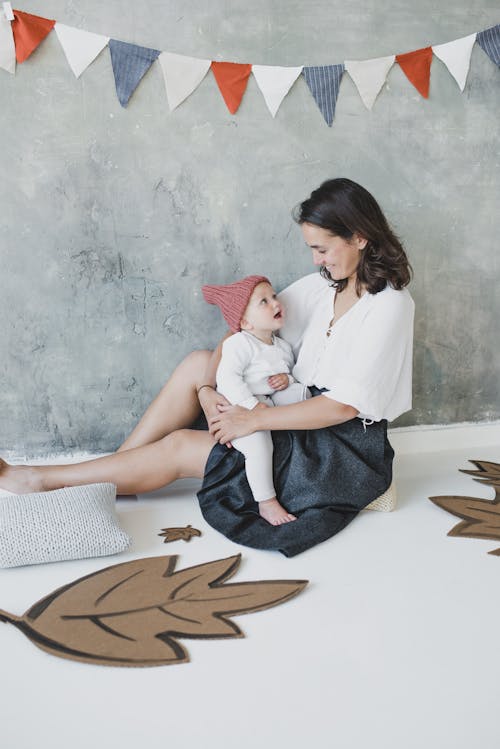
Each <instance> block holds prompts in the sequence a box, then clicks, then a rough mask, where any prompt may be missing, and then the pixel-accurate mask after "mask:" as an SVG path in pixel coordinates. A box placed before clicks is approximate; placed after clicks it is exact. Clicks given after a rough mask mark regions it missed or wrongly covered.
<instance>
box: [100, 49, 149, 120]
mask: <svg viewBox="0 0 500 749" xmlns="http://www.w3.org/2000/svg"><path fill="white" fill-rule="evenodd" d="M109 51H110V52H111V62H112V65H113V74H114V76H115V84H116V93H117V96H118V100H119V102H120V104H121V105H122V107H126V106H127V104H128V102H129V99H130V97H131V96H132V94H133V93H134V91H135V89H136V88H137V86H138V85H139V83H140V82H141V80H142V78H143V77H144V75H145V74H146V73H147V72H148V70H149V68H150V67H151V65H152V64H153V63H154V61H155V60H156V58H157V57H158V55H159V54H160V50H159V49H148V48H147V47H138V46H137V44H129V43H128V42H119V41H117V40H116V39H110V41H109Z"/></svg>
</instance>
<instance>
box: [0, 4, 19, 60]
mask: <svg viewBox="0 0 500 749" xmlns="http://www.w3.org/2000/svg"><path fill="white" fill-rule="evenodd" d="M0 68H3V69H4V70H6V71H7V72H8V73H13V74H14V73H15V72H16V48H15V46H14V35H13V34H12V26H11V25H10V21H7V19H6V17H5V14H4V12H3V10H0Z"/></svg>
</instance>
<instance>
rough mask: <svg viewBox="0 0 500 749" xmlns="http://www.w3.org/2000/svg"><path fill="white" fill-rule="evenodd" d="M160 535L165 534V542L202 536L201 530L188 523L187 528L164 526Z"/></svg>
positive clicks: (189, 539)
mask: <svg viewBox="0 0 500 749" xmlns="http://www.w3.org/2000/svg"><path fill="white" fill-rule="evenodd" d="M158 535H159V536H164V539H163V543H164V544H168V543H170V541H191V539H192V538H193V536H201V531H199V530H198V528H192V527H191V526H190V525H186V527H185V528H162V529H161V533H158Z"/></svg>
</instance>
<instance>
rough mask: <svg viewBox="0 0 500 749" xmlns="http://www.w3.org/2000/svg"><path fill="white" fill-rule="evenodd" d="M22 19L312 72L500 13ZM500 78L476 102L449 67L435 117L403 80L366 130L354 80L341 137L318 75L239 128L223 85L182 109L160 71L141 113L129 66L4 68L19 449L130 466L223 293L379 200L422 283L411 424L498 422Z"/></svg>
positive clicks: (478, 3)
mask: <svg viewBox="0 0 500 749" xmlns="http://www.w3.org/2000/svg"><path fill="white" fill-rule="evenodd" d="M19 6H20V9H21V10H25V11H27V12H32V13H35V14H39V15H44V16H45V17H49V18H50V17H52V18H55V19H56V20H59V21H60V22H62V23H66V24H68V25H72V26H79V27H81V28H83V29H86V30H88V31H94V32H97V33H103V34H107V35H110V36H112V37H115V38H117V39H121V40H123V41H130V42H135V43H137V44H141V45H144V46H150V47H155V48H158V49H162V50H169V51H174V52H179V53H182V54H188V55H193V56H197V57H208V58H215V59H224V60H234V61H239V62H253V63H261V64H277V65H298V64H311V65H314V64H320V65H321V64H330V63H335V62H342V61H343V60H344V59H366V58H370V57H377V56H382V55H387V54H392V53H398V52H407V51H410V50H412V49H416V48H419V47H422V46H426V45H428V44H437V43H441V42H446V41H450V40H453V39H457V38H459V37H461V36H465V35H467V34H470V33H472V32H474V31H478V30H482V29H485V28H487V27H489V26H491V25H493V24H495V23H497V22H498V21H499V20H500V18H499V13H498V7H495V6H496V3H493V2H487V1H486V0H472V1H471V2H467V3H465V2H463V0H459V2H456V0H453V1H452V0H444V1H443V0H442V1H441V2H440V3H438V4H436V3H435V2H434V0H421V2H420V3H418V4H416V3H413V2H408V0H388V2H386V3H383V4H380V3H378V2H374V0H369V1H367V0H365V2H361V0H350V1H349V2H339V0H315V2H310V3H307V2H306V3H304V2H299V1H298V0H274V2H264V0H254V2H253V3H247V2H243V0H233V1H232V2H223V0H211V1H210V2H206V0H192V2H189V3H188V2H182V1H181V0H169V2H168V3H166V2H164V0H148V2H143V3H138V4H133V3H130V2H128V3H125V2H117V1H116V0H110V1H109V2H107V3H101V2H97V0H83V2H81V3H75V2H73V0H66V1H64V0H47V1H46V2H44V3H41V2H39V1H38V2H35V1H34V0H22V2H20V3H19ZM499 103H500V71H499V70H498V69H497V68H496V67H495V65H494V64H493V63H492V62H491V61H490V60H489V58H487V56H486V55H485V54H484V52H483V51H482V50H481V49H480V48H479V47H478V45H475V46H474V49H473V53H472V61H471V72H470V75H469V80H468V84H467V88H466V90H465V92H464V94H461V93H460V92H459V89H458V87H457V85H456V83H455V82H454V80H453V79H452V77H451V76H450V74H449V73H448V71H447V70H446V68H445V67H444V65H443V64H442V63H441V62H440V61H439V60H438V59H436V58H434V61H433V64H432V77H431V94H430V98H429V100H428V101H424V100H423V99H422V98H421V97H420V96H419V95H418V94H417V92H416V91H415V89H414V88H413V87H412V86H411V85H410V84H409V83H408V81H407V79H406V78H405V77H404V75H403V73H402V71H401V70H400V69H399V67H398V66H395V67H394V68H393V69H392V71H391V73H390V74H389V79H388V85H387V88H386V90H385V91H384V92H383V93H382V95H381V96H380V98H379V99H378V101H377V103H376V104H375V107H374V109H373V111H372V112H371V113H370V112H368V111H367V110H366V109H365V108H364V106H363V104H362V102H361V100H360V98H359V95H358V93H357V91H356V89H355V87H354V84H353V83H352V81H351V80H350V78H349V77H348V76H347V75H345V76H344V79H343V82H342V85H341V91H340V96H339V100H338V105H337V114H336V118H335V121H334V124H333V127H332V128H331V129H330V128H328V127H327V126H326V124H325V122H324V121H323V119H322V116H321V114H320V112H319V110H318V109H317V107H316V104H315V103H314V101H313V99H312V97H311V95H310V94H309V91H308V89H307V87H306V84H305V82H304V80H303V79H300V80H299V81H298V82H297V84H296V85H295V86H294V88H293V90H292V92H291V93H290V95H289V96H288V98H287V99H286V100H285V102H284V103H283V105H282V106H281V109H280V111H279V112H278V115H277V117H276V119H275V120H273V119H272V118H271V116H270V114H269V113H268V111H267V108H266V105H265V103H264V100H263V98H262V96H261V94H260V91H259V90H258V88H257V85H256V82H255V80H254V79H253V78H250V81H249V85H248V90H247V94H246V96H245V98H244V100H243V104H242V106H241V108H240V110H239V112H238V114H237V115H236V116H234V117H233V116H231V115H230V114H229V113H228V111H227V109H226V107H225V104H224V102H223V100H222V98H221V96H220V94H219V92H218V90H217V88H216V84H215V81H214V79H213V76H212V75H211V74H209V75H208V76H207V78H206V79H205V81H204V82H203V83H202V85H201V86H200V88H199V89H198V90H197V91H196V93H195V94H194V95H193V96H192V97H190V99H188V100H187V101H186V102H185V103H184V104H183V105H182V106H181V107H180V108H179V109H177V110H176V111H175V112H173V113H172V114H170V113H169V111H168V106H167V101H166V97H165V92H164V84H163V79H162V75H161V70H160V68H159V66H158V64H155V65H153V67H152V69H151V70H150V71H149V73H148V74H147V75H146V77H145V79H144V81H143V82H142V84H141V85H140V87H139V89H138V90H137V91H136V93H135V94H134V96H133V98H132V100H131V102H130V104H129V107H128V109H126V110H124V109H122V108H121V107H120V105H119V103H118V100H117V98H116V94H115V89H114V81H113V73H112V68H111V63H110V58H109V50H107V49H106V50H104V51H103V53H102V54H101V56H100V57H99V58H98V59H97V61H96V62H95V63H94V64H93V65H92V66H91V67H90V68H88V70H87V71H86V72H85V73H84V74H83V76H82V77H81V78H80V79H79V80H76V79H75V78H74V76H73V73H72V72H71V70H70V68H69V66H68V64H67V62H66V59H65V57H64V54H63V52H62V49H61V48H60V45H59V42H58V39H57V37H56V35H55V33H51V34H50V36H49V37H48V38H47V39H46V41H45V42H44V43H43V44H42V46H41V47H40V48H39V49H38V50H37V51H36V52H35V53H34V54H33V55H32V57H31V58H30V59H29V60H28V61H27V62H25V63H24V64H23V65H20V66H18V71H17V75H16V76H15V77H13V76H10V75H9V74H7V73H6V72H4V71H0V167H1V176H2V178H1V180H0V242H1V247H0V253H1V269H2V272H1V274H0V310H1V312H0V314H1V318H0V319H1V321H2V324H1V327H0V331H1V333H0V383H1V386H0V423H1V428H0V447H1V448H2V449H3V450H9V451H11V450H12V451H14V452H17V453H20V454H23V453H26V454H29V455H38V456H43V455H46V454H49V453H54V452H56V451H71V450H75V449H81V450H89V451H109V450H112V449H114V448H115V447H116V446H117V445H118V444H119V443H120V441H121V440H122V439H123V437H124V436H125V435H126V434H127V432H128V431H129V430H130V429H131V428H132V427H133V425H134V424H135V423H136V421H137V420H138V418H139V417H140V415H141V414H142V412H143V411H144V409H145V407H146V405H147V404H148V402H149V401H150V400H151V398H152V397H153V396H154V395H155V394H156V393H157V392H158V390H159V388H160V387H161V385H162V383H163V382H164V380H165V379H166V378H167V376H168V375H169V373H170V372H171V371H172V369H173V367H174V366H175V364H176V363H177V362H179V361H180V359H181V358H182V357H183V356H184V355H185V354H186V353H187V352H189V351H190V350H191V349H193V348H197V347H198V348H199V347H206V346H210V345H212V344H214V343H215V341H216V340H217V338H218V336H219V335H220V334H221V333H222V331H223V325H222V323H221V320H220V317H219V314H218V312H217V310H215V309H211V308H210V309H209V308H207V306H206V305H205V303H204V302H203V300H202V298H201V295H200V292H199V289H200V285H201V284H202V283H204V282H207V281H212V282H225V281H230V280H233V279H234V278H235V277H237V276H242V275H245V274H247V273H255V272H258V273H261V272H265V273H267V274H268V275H269V276H271V278H272V279H274V281H275V285H276V286H277V287H278V288H282V287H283V286H285V285H286V284H287V283H289V282H290V281H292V280H293V279H295V278H297V277H298V276H300V275H302V274H304V273H307V272H310V271H311V269H312V266H311V263H310V258H309V255H308V252H307V251H306V249H305V248H304V245H303V242H302V239H301V236H300V231H299V230H298V228H297V227H296V226H295V225H294V224H293V221H292V219H291V215H290V211H291V209H292V207H293V206H294V205H295V204H296V203H297V202H298V201H300V200H301V199H303V198H304V197H306V196H307V195H308V194H309V192H310V191H311V189H313V188H314V187H316V186H317V185H318V184H319V183H320V182H321V181H322V180H324V179H325V178H328V177H332V176H348V177H350V178H352V179H354V180H357V181H359V182H361V183H362V184H363V185H365V186H366V187H367V188H368V189H369V190H371V191H372V192H373V194H374V195H375V196H376V197H377V199H378V200H379V202H380V203H381V205H382V206H383V208H384V209H385V211H386V213H387V215H388V217H389V219H390V220H391V222H392V223H393V225H394V226H395V228H396V230H397V232H398V233H399V234H400V235H401V237H403V239H404V241H405V243H406V246H407V249H408V252H409V254H410V257H411V261H412V263H413V266H414V269H415V280H414V282H413V284H412V286H411V291H412V294H413V296H414V298H415V301H416V305H417V319H416V346H415V388H414V394H415V397H414V405H415V407H414V409H413V411H412V412H411V413H410V414H407V415H405V416H404V417H402V418H401V419H399V420H398V422H395V423H394V425H395V426H402V425H410V424H422V423H425V424H429V423H453V422H461V421H476V420H477V421H483V420H490V419H497V418H499V417H500V394H499V391H498V386H497V383H498V370H499V363H500V362H499V348H500V347H499V346H498V343H497V339H498V335H497V334H496V333H494V330H496V327H497V321H498V319H499V311H500V310H499V307H500V295H499V294H498V291H497V283H498V275H499V274H498V256H499V255H498V201H499V193H500V189H499V181H500V176H499V169H498V166H499V155H498V154H499V152H498V113H499Z"/></svg>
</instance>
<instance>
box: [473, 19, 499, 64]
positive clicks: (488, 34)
mask: <svg viewBox="0 0 500 749" xmlns="http://www.w3.org/2000/svg"><path fill="white" fill-rule="evenodd" d="M477 43H478V44H479V46H480V47H481V49H482V50H484V52H486V54H487V55H488V57H489V58H490V60H493V62H494V63H495V65H499V66H500V24H497V25H496V26H492V27H491V29H486V31H480V32H479V34H477Z"/></svg>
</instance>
